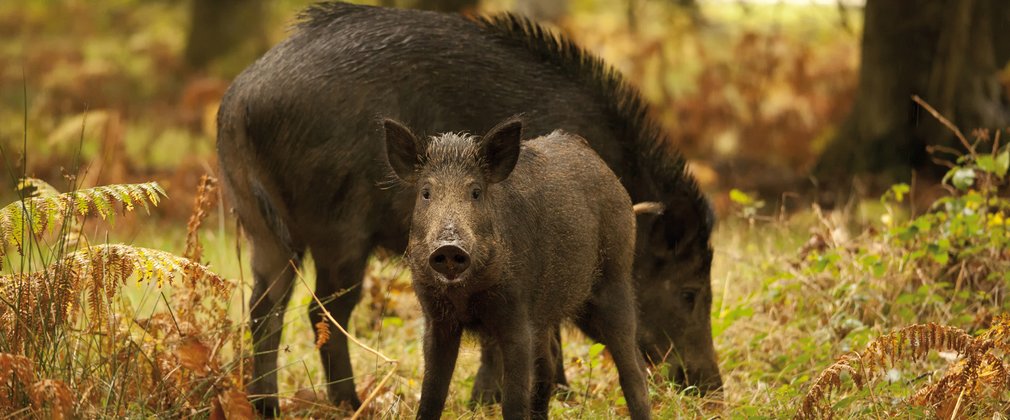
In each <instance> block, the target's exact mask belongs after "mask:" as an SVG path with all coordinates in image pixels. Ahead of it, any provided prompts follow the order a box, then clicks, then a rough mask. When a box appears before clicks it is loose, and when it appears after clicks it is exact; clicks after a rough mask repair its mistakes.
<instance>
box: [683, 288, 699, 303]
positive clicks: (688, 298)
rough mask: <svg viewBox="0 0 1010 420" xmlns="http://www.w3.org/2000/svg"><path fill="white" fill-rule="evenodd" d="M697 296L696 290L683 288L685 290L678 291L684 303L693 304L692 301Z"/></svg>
mask: <svg viewBox="0 0 1010 420" xmlns="http://www.w3.org/2000/svg"><path fill="white" fill-rule="evenodd" d="M697 297H698V292H696V291H694V290H685V291H682V292H680V298H681V299H682V300H683V301H684V303H686V304H688V305H690V306H694V301H695V299H696V298H697Z"/></svg>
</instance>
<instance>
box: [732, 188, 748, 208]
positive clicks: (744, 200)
mask: <svg viewBox="0 0 1010 420" xmlns="http://www.w3.org/2000/svg"><path fill="white" fill-rule="evenodd" d="M729 199H730V200H733V202H734V203H737V204H739V205H741V206H749V205H751V204H753V203H754V198H752V197H751V196H749V195H747V193H745V192H743V191H740V190H738V189H736V188H734V189H732V190H729Z"/></svg>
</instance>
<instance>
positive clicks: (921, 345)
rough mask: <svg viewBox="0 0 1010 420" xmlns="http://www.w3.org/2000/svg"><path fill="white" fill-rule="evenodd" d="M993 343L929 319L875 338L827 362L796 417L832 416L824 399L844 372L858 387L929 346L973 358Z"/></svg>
mask: <svg viewBox="0 0 1010 420" xmlns="http://www.w3.org/2000/svg"><path fill="white" fill-rule="evenodd" d="M992 346H993V344H992V341H991V340H977V339H975V338H973V337H972V336H971V335H969V334H968V333H966V332H965V331H964V330H961V329H959V328H954V327H950V326H946V325H939V324H935V323H928V324H915V325H910V326H908V327H904V328H901V329H899V330H897V331H895V332H892V333H890V334H887V335H884V336H881V337H878V338H877V339H875V340H873V341H872V342H871V343H870V344H869V345H868V346H867V348H866V351H864V352H863V353H862V354H858V353H847V354H844V355H842V356H841V357H839V359H838V360H837V361H836V362H835V363H833V364H832V365H831V366H828V367H827V368H826V369H825V370H824V371H823V372H821V374H820V375H818V376H817V379H815V380H814V382H813V383H812V384H811V385H810V389H809V390H808V391H807V395H806V396H804V398H803V402H802V404H801V406H800V409H799V411H798V412H797V413H796V418H797V419H806V418H830V417H831V415H832V413H831V408H830V406H829V405H828V403H827V401H825V400H826V398H827V397H828V395H829V394H830V393H831V392H832V391H834V390H838V389H840V388H841V386H842V382H841V373H842V372H845V371H848V372H849V373H850V374H851V375H852V380H853V382H854V383H855V385H856V387H857V388H860V389H862V388H863V387H864V386H866V385H867V384H868V382H869V380H870V379H871V378H867V377H864V375H867V376H875V375H876V374H878V373H881V372H885V371H887V369H888V368H890V367H891V366H893V365H894V364H895V363H896V362H898V361H900V360H904V359H909V360H919V359H921V358H923V357H925V356H926V354H928V353H929V351H930V350H936V351H955V352H957V353H958V354H962V355H968V359H971V357H972V356H973V355H981V354H984V353H986V352H987V351H988V350H989V349H991V348H992ZM979 357H981V356H979ZM973 363H975V364H976V365H975V367H973V368H971V370H972V371H976V370H977V364H978V363H980V362H977V361H976V362H973ZM969 374H970V372H969ZM964 383H966V382H965V381H961V382H958V384H957V385H958V387H959V388H960V387H963V385H964Z"/></svg>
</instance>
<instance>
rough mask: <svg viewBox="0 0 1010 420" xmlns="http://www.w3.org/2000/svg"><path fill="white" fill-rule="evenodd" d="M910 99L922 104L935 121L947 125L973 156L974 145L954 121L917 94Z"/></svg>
mask: <svg viewBox="0 0 1010 420" xmlns="http://www.w3.org/2000/svg"><path fill="white" fill-rule="evenodd" d="M912 100H913V101H915V103H917V104H919V105H920V106H922V107H923V108H925V109H926V111H929V113H930V115H932V116H933V118H936V120H937V121H940V124H943V125H945V126H947V128H949V129H950V131H952V132H953V133H954V135H955V136H957V139H958V140H960V141H961V144H963V145H964V147H965V148H966V149H968V152H969V153H971V155H972V156H975V147H973V146H972V145H971V143H969V142H968V139H967V138H965V137H964V134H962V133H961V130H960V129H958V128H957V126H955V125H954V123H952V122H950V120H948V119H946V118H944V117H943V115H940V112H939V111H937V110H936V109H935V108H933V107H932V106H930V105H929V104H928V103H926V101H924V100H922V98H920V97H919V95H912Z"/></svg>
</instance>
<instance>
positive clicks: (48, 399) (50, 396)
mask: <svg viewBox="0 0 1010 420" xmlns="http://www.w3.org/2000/svg"><path fill="white" fill-rule="evenodd" d="M31 399H32V408H34V409H35V410H36V413H42V412H43V410H45V409H46V408H48V409H49V412H48V413H47V414H48V415H49V418H53V419H64V418H67V417H69V416H70V415H71V414H73V410H74V397H73V393H72V392H70V387H69V386H67V384H66V382H63V381H58V380H54V379H43V380H41V381H38V382H36V383H35V384H33V385H32V388H31Z"/></svg>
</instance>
